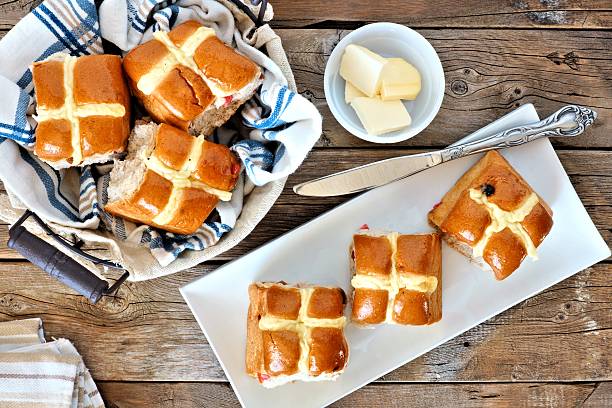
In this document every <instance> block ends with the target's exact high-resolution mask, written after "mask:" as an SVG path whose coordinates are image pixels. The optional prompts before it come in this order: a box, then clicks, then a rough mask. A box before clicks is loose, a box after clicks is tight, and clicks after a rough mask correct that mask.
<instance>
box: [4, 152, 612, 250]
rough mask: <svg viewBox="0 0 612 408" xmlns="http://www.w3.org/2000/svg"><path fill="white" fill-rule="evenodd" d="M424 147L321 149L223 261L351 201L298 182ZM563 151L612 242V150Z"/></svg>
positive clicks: (577, 184)
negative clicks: (305, 190)
mask: <svg viewBox="0 0 612 408" xmlns="http://www.w3.org/2000/svg"><path fill="white" fill-rule="evenodd" d="M421 151H423V150H414V149H390V148H385V149H321V148H319V149H315V150H314V151H313V152H312V153H311V154H310V156H309V157H308V158H307V160H306V161H305V162H304V164H303V165H302V166H301V167H300V169H299V170H298V171H297V173H296V174H294V175H292V176H291V177H290V178H289V180H288V182H287V186H286V188H285V190H284V191H283V193H282V194H281V196H280V197H279V199H278V201H277V203H276V204H275V206H274V207H273V208H272V210H271V211H270V213H269V214H268V215H267V216H266V218H264V220H263V221H262V222H261V223H260V225H259V226H258V227H257V228H256V229H255V231H254V232H253V233H252V234H251V235H250V236H249V238H248V239H246V240H245V241H244V242H243V243H241V244H240V245H238V246H237V247H235V248H234V249H232V250H230V251H229V252H227V253H225V254H223V255H221V256H220V257H219V258H218V259H219V260H228V259H234V258H235V257H237V256H241V255H244V254H245V253H247V252H248V251H251V250H253V249H255V248H257V247H259V246H261V245H263V244H265V243H266V242H268V241H269V240H271V239H273V238H276V237H277V236H279V235H281V234H283V233H285V232H287V231H290V230H291V229H293V228H296V227H298V226H299V225H302V224H303V223H305V222H307V221H309V220H311V219H313V218H314V217H316V216H317V215H319V214H322V213H323V212H325V211H328V210H330V209H332V208H333V207H335V206H336V205H338V204H341V203H343V202H344V201H346V200H347V198H345V197H335V198H334V197H329V198H314V197H301V196H298V195H296V194H294V193H293V191H292V190H291V188H292V187H293V186H294V185H295V184H298V183H301V182H303V181H307V180H310V179H313V178H316V177H319V176H323V175H326V174H329V173H332V172H335V171H341V170H344V169H348V168H351V167H354V166H358V165H361V164H366V163H369V162H372V161H376V160H382V159H385V158H390V157H397V156H400V155H403V154H410V153H415V152H421ZM557 153H558V155H559V158H560V159H561V163H562V164H563V166H564V167H565V169H566V171H567V173H568V174H569V175H570V179H571V180H572V183H574V187H575V189H576V191H577V192H578V195H579V196H580V198H581V199H582V201H583V203H584V205H585V206H586V207H587V211H588V212H589V214H590V215H591V217H592V218H593V220H594V221H595V224H596V225H597V227H598V228H599V229H600V231H601V233H602V234H603V235H604V238H606V239H608V243H610V244H612V238H610V237H611V236H612V234H611V233H610V230H612V177H611V175H612V152H610V151H582V150H561V151H558V152H557ZM0 187H1V183H0ZM7 231H8V227H7V226H6V225H2V224H0V259H22V258H21V256H20V255H19V254H18V253H16V252H15V251H13V250H10V249H8V248H7V247H6V242H7V240H8V235H7ZM88 248H91V247H88ZM94 248H95V247H94ZM92 253H94V254H96V256H100V257H105V256H107V254H106V251H103V250H100V249H94V250H93V252H92Z"/></svg>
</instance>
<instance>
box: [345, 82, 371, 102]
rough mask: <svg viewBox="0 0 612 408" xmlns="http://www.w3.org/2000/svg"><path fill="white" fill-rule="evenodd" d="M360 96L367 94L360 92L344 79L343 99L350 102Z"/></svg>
mask: <svg viewBox="0 0 612 408" xmlns="http://www.w3.org/2000/svg"><path fill="white" fill-rule="evenodd" d="M360 96H367V95H366V94H364V93H363V92H361V91H360V90H359V89H357V88H355V86H354V85H353V84H351V83H350V82H349V81H346V85H345V87H344V101H345V102H346V103H351V102H353V99H355V98H359V97H360Z"/></svg>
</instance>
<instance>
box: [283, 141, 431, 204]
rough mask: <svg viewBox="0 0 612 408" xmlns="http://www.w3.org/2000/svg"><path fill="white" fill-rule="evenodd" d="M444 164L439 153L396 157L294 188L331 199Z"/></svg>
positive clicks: (304, 193)
mask: <svg viewBox="0 0 612 408" xmlns="http://www.w3.org/2000/svg"><path fill="white" fill-rule="evenodd" d="M441 162H442V156H441V155H440V152H439V151H436V152H431V153H419V154H413V155H411V156H403V157H395V158H391V159H385V160H380V161H377V162H374V163H370V164H366V165H363V166H359V167H354V168H352V169H349V170H345V171H341V172H339V173H334V174H330V175H329V176H325V177H321V178H318V179H316V180H312V181H309V182H306V183H302V184H298V185H296V186H294V187H293V191H294V192H295V193H296V194H299V195H306V196H313V197H331V196H339V195H344V194H351V193H358V192H360V191H365V190H369V189H371V188H374V187H378V186H380V185H383V184H387V183H390V182H392V181H396V180H400V179H403V178H405V177H408V176H411V175H413V174H416V173H418V172H420V171H423V170H425V169H428V168H430V167H433V166H436V165H438V164H440V163H441Z"/></svg>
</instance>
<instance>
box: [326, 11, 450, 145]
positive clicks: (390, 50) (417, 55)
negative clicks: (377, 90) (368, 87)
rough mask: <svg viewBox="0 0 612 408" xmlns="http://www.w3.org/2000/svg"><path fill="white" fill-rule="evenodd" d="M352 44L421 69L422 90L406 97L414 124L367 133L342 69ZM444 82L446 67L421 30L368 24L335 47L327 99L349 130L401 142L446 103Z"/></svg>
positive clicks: (369, 138) (366, 137)
mask: <svg viewBox="0 0 612 408" xmlns="http://www.w3.org/2000/svg"><path fill="white" fill-rule="evenodd" d="M349 44H357V45H361V46H364V47H366V48H368V49H370V50H372V51H374V52H375V53H377V54H380V55H382V56H383V57H386V58H389V57H399V58H404V59H405V60H406V61H408V62H409V63H411V64H412V65H413V66H414V67H415V68H416V69H417V70H418V71H419V72H420V74H421V86H422V88H421V92H420V93H419V95H418V96H417V98H416V99H415V100H414V101H403V102H404V105H406V109H408V112H409V113H410V116H411V118H412V124H411V125H410V126H408V127H406V128H404V129H400V130H396V131H395V132H390V133H386V134H383V135H378V136H374V135H369V134H367V133H366V131H365V129H364V128H363V125H362V124H361V121H360V120H359V118H358V117H357V114H356V113H355V110H354V109H353V108H352V107H351V106H350V105H349V104H347V103H346V102H345V101H344V85H345V81H344V79H343V78H342V77H341V76H340V73H339V71H340V61H341V59H342V55H343V54H344V49H345V48H346V46H347V45H349ZM444 85H445V82H444V70H443V69H442V64H441V63H440V58H438V54H437V53H436V50H434V48H433V47H432V46H431V44H429V42H428V41H427V40H426V39H425V38H424V37H423V36H422V35H421V34H419V33H417V32H416V31H414V30H411V29H410V28H408V27H406V26H403V25H400V24H394V23H374V24H368V25H366V26H363V27H361V28H359V29H357V30H355V31H353V32H351V33H350V34H348V35H347V36H346V37H344V38H343V39H342V40H341V41H340V42H339V43H338V45H337V46H336V48H334V50H333V51H332V53H331V55H330V56H329V59H328V60H327V65H326V66H325V78H324V88H325V99H326V100H327V105H328V106H329V109H330V110H331V112H332V114H333V115H334V117H335V118H336V120H337V121H338V122H339V123H340V124H341V125H342V127H344V128H345V129H346V130H348V131H349V132H351V133H352V134H354V135H355V136H357V137H359V138H360V139H363V140H367V141H370V142H374V143H396V142H401V141H403V140H406V139H410V138H411V137H413V136H415V135H417V134H418V133H419V132H421V131H422V130H423V129H425V128H426V127H427V125H429V124H430V123H431V121H432V120H433V118H434V117H435V116H436V114H437V113H438V110H439V109H440V105H442V99H443V97H444Z"/></svg>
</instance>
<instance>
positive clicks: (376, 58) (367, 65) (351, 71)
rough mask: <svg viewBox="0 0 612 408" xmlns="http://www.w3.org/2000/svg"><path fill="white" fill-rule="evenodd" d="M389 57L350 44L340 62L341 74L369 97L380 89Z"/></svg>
mask: <svg viewBox="0 0 612 408" xmlns="http://www.w3.org/2000/svg"><path fill="white" fill-rule="evenodd" d="M386 64H387V59H386V58H383V57H381V56H380V55H378V54H376V53H374V52H372V51H370V50H368V49H367V48H364V47H361V46H359V45H355V44H350V45H348V46H347V47H346V49H345V50H344V55H342V61H341V62H340V76H341V77H342V78H344V79H345V80H346V81H347V82H350V83H351V84H352V85H354V86H355V88H357V89H359V90H360V91H361V92H363V93H364V94H366V95H367V96H369V97H373V96H375V95H376V94H377V93H378V90H379V89H380V79H381V74H382V72H383V68H384V67H385V65H386Z"/></svg>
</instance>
